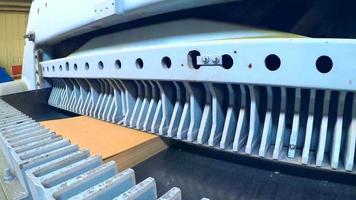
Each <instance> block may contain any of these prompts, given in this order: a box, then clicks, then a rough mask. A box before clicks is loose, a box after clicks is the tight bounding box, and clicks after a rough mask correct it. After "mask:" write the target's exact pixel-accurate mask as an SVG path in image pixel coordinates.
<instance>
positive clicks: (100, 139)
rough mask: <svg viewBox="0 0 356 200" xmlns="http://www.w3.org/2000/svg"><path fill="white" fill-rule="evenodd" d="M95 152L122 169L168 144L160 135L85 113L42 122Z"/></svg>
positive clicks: (80, 145)
mask: <svg viewBox="0 0 356 200" xmlns="http://www.w3.org/2000/svg"><path fill="white" fill-rule="evenodd" d="M41 123H42V124H43V125H44V126H45V127H47V128H49V129H50V130H52V131H55V132H56V133H57V134H58V135H62V136H63V137H64V138H67V139H70V141H71V142H72V143H73V144H78V145H79V147H80V148H81V149H83V148H87V149H89V150H90V152H91V154H92V155H101V156H102V157H103V159H104V160H105V161H107V160H115V161H117V162H118V166H119V168H120V169H126V168H128V167H132V166H134V165H136V164H138V163H140V162H142V161H143V160H145V159H147V158H149V157H151V156H153V155H154V154H156V153H158V152H160V151H162V150H163V149H165V148H167V145H166V144H165V143H164V142H163V141H162V140H161V139H160V138H159V137H157V136H155V135H152V134H148V133H145V132H142V131H138V130H134V129H130V128H126V127H123V126H119V125H117V124H111V123H108V122H104V121H100V120H97V119H92V118H89V117H85V116H80V117H73V118H66V119H59V120H50V121H43V122H41Z"/></svg>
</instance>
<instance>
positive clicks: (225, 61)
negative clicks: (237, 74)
mask: <svg viewBox="0 0 356 200" xmlns="http://www.w3.org/2000/svg"><path fill="white" fill-rule="evenodd" d="M232 65H234V60H233V59H232V57H231V56H230V55H228V54H224V55H222V66H223V68H225V69H230V68H231V67H232Z"/></svg>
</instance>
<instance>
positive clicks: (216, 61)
mask: <svg viewBox="0 0 356 200" xmlns="http://www.w3.org/2000/svg"><path fill="white" fill-rule="evenodd" d="M212 62H213V63H214V64H218V63H219V62H220V58H219V57H217V56H215V57H214V58H213V60H212Z"/></svg>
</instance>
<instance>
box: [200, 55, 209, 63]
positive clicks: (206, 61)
mask: <svg viewBox="0 0 356 200" xmlns="http://www.w3.org/2000/svg"><path fill="white" fill-rule="evenodd" d="M201 61H202V62H203V63H204V64H208V63H209V57H206V56H204V57H202V58H201Z"/></svg>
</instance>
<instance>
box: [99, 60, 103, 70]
mask: <svg viewBox="0 0 356 200" xmlns="http://www.w3.org/2000/svg"><path fill="white" fill-rule="evenodd" d="M98 68H99V69H100V70H102V69H104V63H103V62H102V61H99V63H98Z"/></svg>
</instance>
